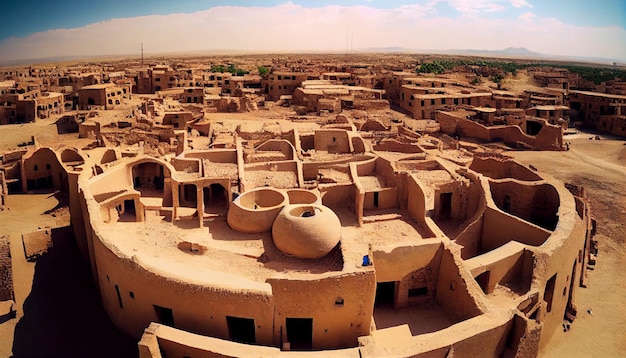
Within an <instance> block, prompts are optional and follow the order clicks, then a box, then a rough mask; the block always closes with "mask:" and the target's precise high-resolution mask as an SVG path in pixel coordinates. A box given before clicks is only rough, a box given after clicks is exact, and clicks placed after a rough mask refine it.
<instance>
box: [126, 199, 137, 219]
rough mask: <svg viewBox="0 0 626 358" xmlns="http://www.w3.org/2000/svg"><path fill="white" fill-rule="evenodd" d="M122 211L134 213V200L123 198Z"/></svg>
mask: <svg viewBox="0 0 626 358" xmlns="http://www.w3.org/2000/svg"><path fill="white" fill-rule="evenodd" d="M124 213H126V214H131V215H135V200H132V199H131V200H124Z"/></svg>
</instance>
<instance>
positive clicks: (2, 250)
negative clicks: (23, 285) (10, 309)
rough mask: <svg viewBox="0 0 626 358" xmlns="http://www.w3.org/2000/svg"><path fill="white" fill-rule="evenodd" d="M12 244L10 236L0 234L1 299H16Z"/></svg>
mask: <svg viewBox="0 0 626 358" xmlns="http://www.w3.org/2000/svg"><path fill="white" fill-rule="evenodd" d="M14 300H15V293H14V291H13V268H12V265H11V245H10V240H9V237H8V236H4V235H2V236H0V301H14Z"/></svg>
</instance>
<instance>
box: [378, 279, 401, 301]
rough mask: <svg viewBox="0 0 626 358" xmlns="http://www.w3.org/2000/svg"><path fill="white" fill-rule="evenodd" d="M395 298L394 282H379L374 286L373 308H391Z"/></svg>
mask: <svg viewBox="0 0 626 358" xmlns="http://www.w3.org/2000/svg"><path fill="white" fill-rule="evenodd" d="M395 298H396V282H395V281H389V282H379V283H377V284H376V298H375V299H374V306H377V307H380V306H393V305H394V301H395Z"/></svg>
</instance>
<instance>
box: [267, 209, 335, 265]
mask: <svg viewBox="0 0 626 358" xmlns="http://www.w3.org/2000/svg"><path fill="white" fill-rule="evenodd" d="M272 238H273V239H274V244H275V245H276V247H277V248H278V249H279V250H280V251H282V252H284V253H286V254H290V255H293V256H296V257H300V258H304V259H316V258H319V257H322V256H325V255H326V254H328V253H329V252H330V251H331V250H332V249H333V248H334V247H335V246H337V243H338V242H339V239H340V238H341V222H340V221H339V218H338V217H337V215H336V214H335V213H334V212H333V211H332V210H331V209H330V208H328V207H326V206H323V205H320V204H295V205H287V206H285V207H284V208H283V210H282V211H281V212H280V213H279V214H278V216H277V217H276V220H275V221H274V225H273V226H272Z"/></svg>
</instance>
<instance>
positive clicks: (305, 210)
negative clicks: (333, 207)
mask: <svg viewBox="0 0 626 358" xmlns="http://www.w3.org/2000/svg"><path fill="white" fill-rule="evenodd" d="M316 210H318V211H319V210H320V209H319V208H316V207H314V206H299V207H297V208H293V209H291V211H289V215H291V216H297V217H301V218H310V217H313V216H315V211H316Z"/></svg>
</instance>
